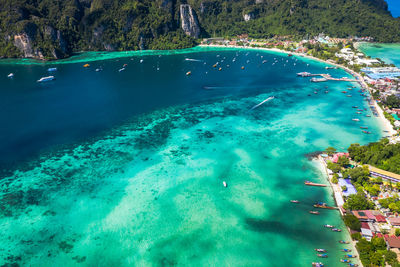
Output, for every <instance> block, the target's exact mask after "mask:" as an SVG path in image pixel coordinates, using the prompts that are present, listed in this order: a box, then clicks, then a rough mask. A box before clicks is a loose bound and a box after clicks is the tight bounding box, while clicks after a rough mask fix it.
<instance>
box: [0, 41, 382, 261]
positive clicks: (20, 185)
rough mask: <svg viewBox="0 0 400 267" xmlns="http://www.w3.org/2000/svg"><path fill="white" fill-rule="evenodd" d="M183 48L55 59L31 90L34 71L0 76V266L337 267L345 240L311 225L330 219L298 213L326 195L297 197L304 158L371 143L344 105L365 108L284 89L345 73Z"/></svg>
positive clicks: (37, 70)
mask: <svg viewBox="0 0 400 267" xmlns="http://www.w3.org/2000/svg"><path fill="white" fill-rule="evenodd" d="M192 52H193V51H190V53H187V54H184V53H181V54H174V55H163V56H161V57H159V55H157V54H153V55H148V56H147V57H146V58H145V59H144V62H143V63H139V59H140V58H141V57H140V56H133V57H132V58H131V57H129V58H128V57H126V58H112V59H108V60H103V61H93V62H92V63H91V65H92V66H91V68H89V69H83V68H82V64H81V63H72V62H70V64H62V65H58V66H57V67H58V68H59V70H58V72H57V73H56V78H57V79H56V80H55V81H54V82H51V83H49V84H46V85H38V84H36V83H35V82H34V81H35V79H37V77H40V76H41V74H43V73H45V69H46V66H41V65H24V64H3V65H0V76H1V78H0V79H1V80H0V83H1V84H2V86H1V88H2V90H1V92H0V94H2V95H1V96H2V97H1V98H0V99H3V100H4V101H2V103H1V106H2V108H3V110H6V114H7V115H6V116H5V115H4V112H2V113H3V114H2V116H0V123H1V124H2V125H8V127H7V129H6V130H5V131H4V132H3V133H2V135H3V136H2V137H3V138H1V139H0V145H1V148H2V149H4V150H6V149H7V153H6V154H8V157H11V158H13V159H14V160H7V159H5V158H6V157H5V156H3V158H2V159H3V161H2V162H3V163H2V164H3V166H4V169H5V168H7V170H4V172H3V179H2V180H1V181H0V186H1V192H0V198H1V202H0V203H1V204H0V205H1V206H0V207H1V208H0V233H1V235H0V255H1V257H0V265H3V264H6V263H18V264H20V265H22V266H59V265H66V266H78V265H81V266H132V265H134V266H168V265H179V266H186V265H191V266H310V262H312V261H323V262H324V263H326V264H328V266H340V265H341V264H340V263H339V259H340V258H341V257H343V253H341V252H340V248H342V247H343V245H340V244H339V243H338V240H340V239H346V240H348V239H349V237H348V235H347V234H346V233H345V232H343V233H334V232H331V231H329V230H327V229H325V228H324V227H323V225H324V224H326V223H329V224H334V225H336V226H338V227H341V228H343V227H344V226H343V223H342V221H341V220H340V217H339V213H338V212H337V211H332V210H322V211H321V215H319V216H315V215H311V214H309V213H308V211H309V210H311V206H312V204H313V203H314V202H316V201H324V202H327V203H328V204H331V205H333V199H332V197H331V191H330V190H329V189H328V188H313V187H305V186H304V185H303V181H304V180H306V179H310V180H313V181H316V182H324V183H325V182H326V180H325V179H326V178H325V177H324V175H323V174H322V170H320V167H319V165H318V164H316V163H315V162H312V161H309V160H308V159H307V158H306V157H305V154H307V153H310V152H314V151H316V150H321V149H324V148H326V147H328V146H335V147H337V148H338V149H344V148H346V147H347V146H348V145H349V144H350V143H353V142H360V143H366V142H370V141H375V140H377V139H379V138H380V137H381V135H382V134H381V129H380V127H379V126H378V122H377V119H376V118H374V117H371V118H367V117H364V116H363V115H365V114H371V112H370V111H369V110H368V111H363V114H362V116H361V115H357V114H356V113H355V110H354V109H353V108H352V106H354V105H357V106H359V107H360V108H364V107H365V108H368V105H367V103H366V102H365V101H364V100H363V97H362V96H360V94H359V93H358V92H357V91H358V89H359V88H354V89H352V90H349V93H347V94H351V95H352V97H346V94H343V93H341V91H343V90H344V89H346V88H347V87H348V86H350V85H355V84H351V83H339V82H327V83H318V84H312V83H310V82H309V80H308V79H305V78H298V77H296V72H299V71H305V70H306V71H310V72H313V73H325V72H329V73H331V74H332V75H333V76H337V77H342V76H345V75H347V74H346V73H345V72H344V71H342V70H328V71H327V70H325V68H324V67H325V66H326V65H325V64H323V63H319V62H313V61H311V60H306V59H303V58H288V57H287V56H286V55H284V54H277V53H270V52H261V51H256V50H248V51H247V50H234V49H231V50H223V51H214V52H212V51H205V52H201V51H196V52H195V53H192ZM261 56H262V57H263V58H261ZM185 58H191V59H196V60H198V61H187V60H185ZM233 58H236V60H235V62H233ZM131 59H132V60H131ZM263 60H268V62H267V63H265V64H263V63H262V61H263ZM216 62H219V65H221V66H222V70H221V71H218V70H217V69H214V68H213V67H212V65H213V64H215V63H216ZM204 63H205V64H204ZM123 64H128V67H127V69H126V71H125V72H121V73H119V72H118V68H120V67H121V65H123ZM228 64H229V67H228V66H227V65H228ZM307 64H309V65H307ZM53 65H54V64H53ZM100 65H101V66H103V69H104V70H103V71H102V72H101V73H96V72H95V71H94V68H95V67H97V66H100ZM241 66H245V69H244V70H241ZM157 68H159V70H157ZM10 69H12V70H13V72H15V74H16V75H15V78H14V80H12V81H10V80H7V79H4V78H3V77H4V76H5V75H6V74H7V73H8V72H9V71H10ZM189 70H191V71H192V75H190V76H186V75H185V73H186V72H187V71H189ZM98 74H100V75H98ZM96 75H97V76H96ZM325 86H327V87H328V88H325ZM325 90H329V92H328V93H327V94H326V93H324V91H325ZM314 91H316V92H317V94H314ZM271 96H275V99H273V100H271V101H268V102H266V103H265V104H263V105H261V106H260V107H258V108H256V109H253V110H252V109H251V108H252V107H253V106H254V105H256V104H258V103H260V102H261V101H263V100H264V99H266V98H268V97H271ZM35 101H37V102H36V103H35ZM355 117H359V118H360V119H361V122H354V121H352V120H351V119H352V118H355ZM360 125H367V126H369V127H370V131H372V134H371V135H365V134H362V132H361V129H360V128H359V126H360ZM27 144H29V145H27ZM1 154H4V153H1ZM223 181H226V182H227V184H228V187H227V188H225V187H224V186H223V185H222V182H223ZM290 199H299V200H300V201H301V204H298V205H295V204H291V203H290V202H289V200H290ZM345 247H348V246H345ZM314 248H325V249H327V250H328V254H329V258H327V259H326V260H325V259H324V260H320V259H318V258H317V257H316V253H315V251H314ZM287 254H289V255H290V256H289V257H288V256H287Z"/></svg>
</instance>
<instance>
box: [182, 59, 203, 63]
mask: <svg viewBox="0 0 400 267" xmlns="http://www.w3.org/2000/svg"><path fill="white" fill-rule="evenodd" d="M185 61H194V62H203V60H200V59H193V58H185Z"/></svg>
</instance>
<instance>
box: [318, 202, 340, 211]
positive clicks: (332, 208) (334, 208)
mask: <svg viewBox="0 0 400 267" xmlns="http://www.w3.org/2000/svg"><path fill="white" fill-rule="evenodd" d="M313 206H314V208H320V209H330V210H336V209H337V208H336V207H330V206H327V205H326V203H321V202H319V203H317V204H314V205H313Z"/></svg>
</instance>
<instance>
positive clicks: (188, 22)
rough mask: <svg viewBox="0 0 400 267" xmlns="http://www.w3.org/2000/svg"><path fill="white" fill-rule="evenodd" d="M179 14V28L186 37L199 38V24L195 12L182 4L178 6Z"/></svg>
mask: <svg viewBox="0 0 400 267" xmlns="http://www.w3.org/2000/svg"><path fill="white" fill-rule="evenodd" d="M180 14H181V27H182V30H183V31H184V32H185V34H186V35H188V36H191V37H194V38H199V36H200V31H201V30H200V24H199V20H198V19H197V15H196V12H195V11H194V10H193V8H192V7H191V6H190V5H188V4H183V5H181V6H180Z"/></svg>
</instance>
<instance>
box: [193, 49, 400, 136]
mask: <svg viewBox="0 0 400 267" xmlns="http://www.w3.org/2000/svg"><path fill="white" fill-rule="evenodd" d="M199 47H221V48H223V47H225V48H236V49H254V50H264V51H272V52H278V53H283V54H288V53H290V54H292V55H294V56H298V57H302V58H308V59H311V60H316V61H319V62H321V63H324V64H329V65H331V66H335V67H338V68H341V69H343V70H344V71H346V72H347V73H348V74H350V75H352V76H353V77H355V78H356V79H357V80H358V82H357V83H359V84H360V86H361V87H362V88H364V89H366V90H368V92H369V94H370V95H371V97H372V93H371V90H370V89H369V86H368V84H367V83H366V82H365V80H364V78H363V77H362V76H361V74H359V73H357V72H355V71H353V70H351V69H349V68H347V67H346V66H343V65H340V64H337V63H334V62H330V61H326V60H323V59H320V58H316V57H313V56H310V55H306V54H302V53H297V52H291V51H286V50H282V49H278V48H265V47H242V46H235V45H199ZM372 100H373V103H374V107H375V108H376V110H377V111H378V115H379V116H378V118H379V120H378V121H379V124H380V126H381V130H382V131H388V135H390V136H392V135H394V134H397V131H395V130H394V128H393V125H392V124H391V123H390V122H389V121H388V120H387V119H386V118H385V116H384V115H383V111H382V109H381V107H380V106H379V105H378V104H377V102H376V100H375V99H374V98H373V97H372Z"/></svg>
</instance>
